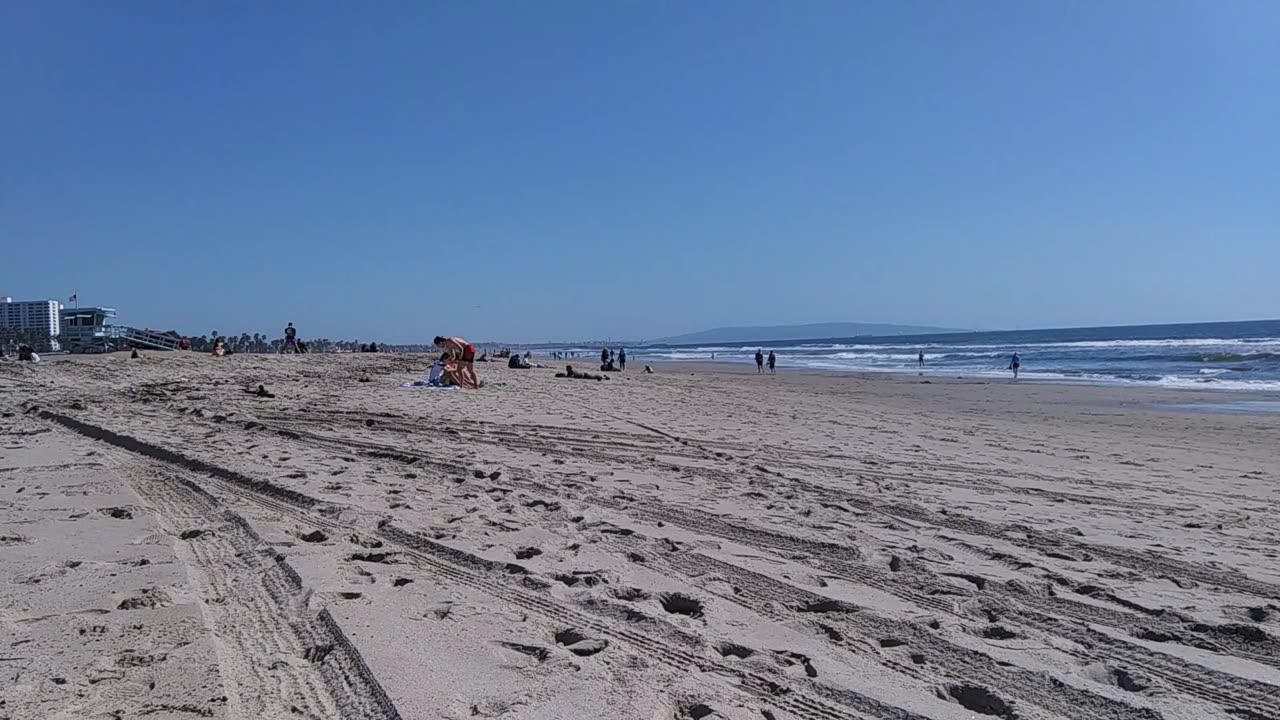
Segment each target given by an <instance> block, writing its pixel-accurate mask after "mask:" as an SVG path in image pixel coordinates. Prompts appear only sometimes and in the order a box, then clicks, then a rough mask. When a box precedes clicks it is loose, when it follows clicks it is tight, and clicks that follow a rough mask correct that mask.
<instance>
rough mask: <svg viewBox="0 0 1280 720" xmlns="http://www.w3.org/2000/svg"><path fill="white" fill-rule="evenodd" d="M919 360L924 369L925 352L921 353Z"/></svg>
mask: <svg viewBox="0 0 1280 720" xmlns="http://www.w3.org/2000/svg"><path fill="white" fill-rule="evenodd" d="M919 360H920V367H924V351H923V350H921V351H920V358H919Z"/></svg>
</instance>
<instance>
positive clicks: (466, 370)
mask: <svg viewBox="0 0 1280 720" xmlns="http://www.w3.org/2000/svg"><path fill="white" fill-rule="evenodd" d="M435 346H436V347H438V348H441V349H442V350H444V354H445V358H446V364H449V363H450V362H451V363H452V364H453V365H454V370H453V371H452V373H451V377H452V378H453V379H454V380H456V381H457V384H458V385H461V386H462V387H464V388H470V389H472V390H475V389H478V388H479V387H480V386H481V385H482V384H483V383H481V382H480V378H479V377H477V376H476V365H475V362H476V346H475V345H472V344H471V343H469V342H467V341H466V340H463V339H462V338H459V337H443V336H440V335H437V336H436V339H435Z"/></svg>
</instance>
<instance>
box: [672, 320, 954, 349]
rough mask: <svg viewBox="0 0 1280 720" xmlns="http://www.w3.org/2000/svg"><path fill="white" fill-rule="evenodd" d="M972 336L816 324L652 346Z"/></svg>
mask: <svg viewBox="0 0 1280 720" xmlns="http://www.w3.org/2000/svg"><path fill="white" fill-rule="evenodd" d="M949 332H968V331H967V330H956V329H954V328H940V327H927V326H924V325H891V324H887V323H848V322H844V323H813V324H810V325H770V326H766V327H724V328H716V329H714V330H703V331H702V332H696V333H688V334H686V335H676V336H674V337H668V338H661V339H659V340H652V341H650V342H649V343H647V344H649V345H714V344H720V343H739V342H775V341H781V340H819V339H823V338H850V337H861V336H872V335H879V336H884V335H932V334H935V333H949Z"/></svg>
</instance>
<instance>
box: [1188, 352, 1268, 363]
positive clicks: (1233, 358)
mask: <svg viewBox="0 0 1280 720" xmlns="http://www.w3.org/2000/svg"><path fill="white" fill-rule="evenodd" d="M1195 360H1196V361H1197V362H1206V363H1227V362H1249V361H1251V360H1280V353H1270V352H1264V353H1229V352H1224V353H1209V354H1207V355H1200V356H1199V357H1197V358H1195Z"/></svg>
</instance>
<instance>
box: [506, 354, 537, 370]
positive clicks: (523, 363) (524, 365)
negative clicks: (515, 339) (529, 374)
mask: <svg viewBox="0 0 1280 720" xmlns="http://www.w3.org/2000/svg"><path fill="white" fill-rule="evenodd" d="M507 367H509V368H511V369H512V370H528V369H529V368H531V367H533V365H530V364H529V361H528V360H525V359H524V358H522V357H520V356H519V355H512V356H511V359H510V360H507Z"/></svg>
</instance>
